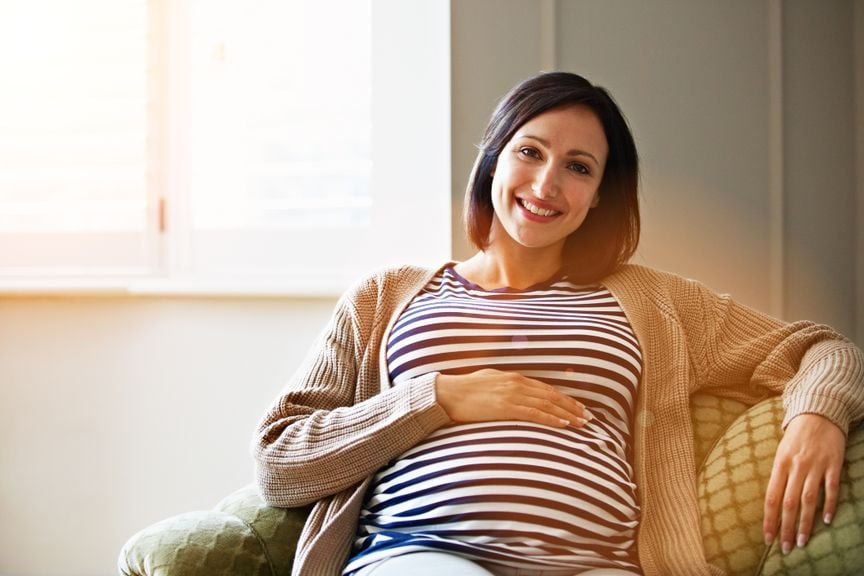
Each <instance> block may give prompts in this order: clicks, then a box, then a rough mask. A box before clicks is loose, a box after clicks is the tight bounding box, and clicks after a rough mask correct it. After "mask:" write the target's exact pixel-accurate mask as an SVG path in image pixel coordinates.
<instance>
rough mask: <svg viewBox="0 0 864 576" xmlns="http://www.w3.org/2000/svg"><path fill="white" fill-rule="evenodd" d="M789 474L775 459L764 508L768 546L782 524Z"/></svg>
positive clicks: (763, 527) (764, 528) (764, 531)
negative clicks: (781, 514)
mask: <svg viewBox="0 0 864 576" xmlns="http://www.w3.org/2000/svg"><path fill="white" fill-rule="evenodd" d="M787 476H788V472H787V469H786V467H785V466H784V465H782V464H781V463H780V462H779V461H777V460H775V462H774V467H773V468H772V469H771V477H770V478H769V479H768V489H767V490H766V492H765V505H764V509H763V520H762V534H763V535H764V536H765V545H766V546H770V545H771V543H772V542H774V538H775V537H776V536H777V527H778V526H779V524H780V506H781V503H782V502H783V488H784V487H785V486H786V479H787Z"/></svg>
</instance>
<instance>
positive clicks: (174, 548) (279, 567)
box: [118, 486, 309, 576]
mask: <svg viewBox="0 0 864 576" xmlns="http://www.w3.org/2000/svg"><path fill="white" fill-rule="evenodd" d="M308 512H309V510H308V508H298V509H285V508H272V507H270V506H266V505H265V504H264V503H263V502H262V501H261V499H260V498H259V496H258V492H257V490H256V489H255V487H254V486H247V487H245V488H242V489H240V490H238V491H237V492H234V493H233V494H231V495H230V496H228V497H227V498H225V499H224V500H222V502H220V503H219V504H218V505H217V506H216V507H215V508H214V509H213V510H210V511H206V512H190V513H187V514H181V515H179V516H173V517H171V518H168V519H166V520H162V521H161V522H157V523H156V524H153V525H152V526H149V527H147V528H145V529H144V530H142V531H140V532H138V533H137V534H135V535H134V536H132V538H130V539H129V541H128V542H127V543H126V545H125V546H124V547H123V550H122V551H121V552H120V558H119V560H118V568H119V570H120V573H121V574H123V575H124V576H236V575H250V576H251V575H256V576H279V575H282V576H288V575H290V574H291V564H292V562H293V560H294V550H295V548H296V542H297V538H298V536H299V534H300V530H301V529H302V528H303V522H304V521H305V519H306V516H307V514H308Z"/></svg>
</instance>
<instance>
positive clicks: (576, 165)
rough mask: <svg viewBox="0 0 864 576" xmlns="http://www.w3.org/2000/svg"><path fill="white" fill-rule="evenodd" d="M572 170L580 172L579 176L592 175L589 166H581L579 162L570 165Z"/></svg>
mask: <svg viewBox="0 0 864 576" xmlns="http://www.w3.org/2000/svg"><path fill="white" fill-rule="evenodd" d="M570 170H573V171H574V172H578V173H579V174H585V175H587V174H589V173H590V172H589V170H588V167H587V166H585V165H584V164H579V163H578V162H574V163H573V164H570Z"/></svg>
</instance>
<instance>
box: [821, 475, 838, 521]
mask: <svg viewBox="0 0 864 576" xmlns="http://www.w3.org/2000/svg"><path fill="white" fill-rule="evenodd" d="M839 495H840V470H839V469H838V468H836V467H831V468H829V469H828V471H827V472H826V473H825V504H824V505H823V506H822V521H823V522H825V524H831V521H832V520H833V519H834V513H835V512H837V498H838V497H839Z"/></svg>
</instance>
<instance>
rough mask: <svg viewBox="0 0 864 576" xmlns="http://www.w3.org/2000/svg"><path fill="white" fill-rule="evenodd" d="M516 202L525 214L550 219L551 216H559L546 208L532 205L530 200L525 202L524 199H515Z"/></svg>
mask: <svg viewBox="0 0 864 576" xmlns="http://www.w3.org/2000/svg"><path fill="white" fill-rule="evenodd" d="M516 202H517V203H518V204H519V206H521V207H522V208H524V209H525V210H526V211H527V212H529V213H531V214H534V215H535V216H542V217H544V218H550V217H552V216H557V215H558V214H560V212H556V211H555V210H547V209H546V208H541V207H540V206H537V205H536V204H532V203H531V201H530V200H526V199H524V198H516Z"/></svg>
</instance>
